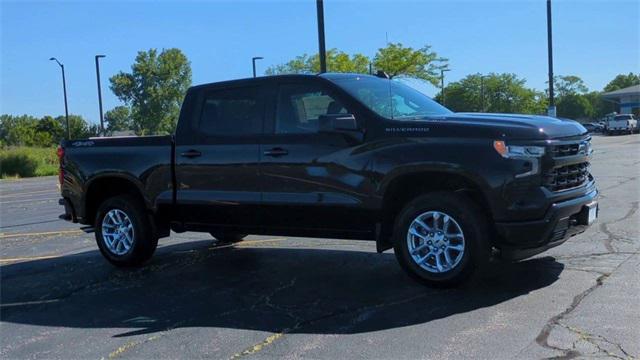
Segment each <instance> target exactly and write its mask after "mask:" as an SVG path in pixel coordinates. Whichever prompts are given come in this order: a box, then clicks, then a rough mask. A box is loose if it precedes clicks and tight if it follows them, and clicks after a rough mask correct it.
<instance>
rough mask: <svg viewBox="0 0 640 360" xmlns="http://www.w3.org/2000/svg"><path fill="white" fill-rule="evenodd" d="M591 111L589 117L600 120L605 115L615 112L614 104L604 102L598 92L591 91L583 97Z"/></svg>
mask: <svg viewBox="0 0 640 360" xmlns="http://www.w3.org/2000/svg"><path fill="white" fill-rule="evenodd" d="M583 96H584V98H585V99H587V101H589V104H590V106H591V109H593V112H592V114H591V117H592V118H593V119H601V118H603V117H604V116H605V115H607V114H610V113H612V112H614V111H616V104H614V103H612V102H611V101H605V100H604V99H603V98H602V93H601V92H598V91H591V92H589V93H586V94H584V95H583Z"/></svg>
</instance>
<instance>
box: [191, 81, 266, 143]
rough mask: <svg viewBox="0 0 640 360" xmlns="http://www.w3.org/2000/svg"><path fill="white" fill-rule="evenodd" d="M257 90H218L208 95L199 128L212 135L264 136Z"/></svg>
mask: <svg viewBox="0 0 640 360" xmlns="http://www.w3.org/2000/svg"><path fill="white" fill-rule="evenodd" d="M258 91H259V88H258V87H248V88H237V89H227V90H217V91H212V92H209V93H207V94H206V95H205V99H204V104H203V106H202V113H201V115H200V122H199V129H200V132H202V133H203V134H205V135H210V136H240V135H255V134H260V133H262V117H263V106H262V102H261V101H260V100H259V98H258Z"/></svg>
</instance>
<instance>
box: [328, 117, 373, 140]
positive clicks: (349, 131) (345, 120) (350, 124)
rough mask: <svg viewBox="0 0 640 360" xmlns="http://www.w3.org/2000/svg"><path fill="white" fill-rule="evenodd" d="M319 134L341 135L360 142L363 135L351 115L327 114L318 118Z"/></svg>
mask: <svg viewBox="0 0 640 360" xmlns="http://www.w3.org/2000/svg"><path fill="white" fill-rule="evenodd" d="M318 127H319V130H320V132H324V133H334V134H343V135H344V136H346V137H347V138H351V139H352V140H356V141H358V142H362V140H363V139H364V134H363V132H362V130H361V129H360V128H359V127H358V122H357V121H356V118H355V116H353V115H352V114H327V115H320V117H319V118H318Z"/></svg>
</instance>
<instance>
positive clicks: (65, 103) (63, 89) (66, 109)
mask: <svg viewBox="0 0 640 360" xmlns="http://www.w3.org/2000/svg"><path fill="white" fill-rule="evenodd" d="M49 60H51V61H55V62H57V63H58V65H60V69H62V91H63V93H64V118H65V121H66V122H67V140H69V139H71V129H70V128H69V108H68V106H67V80H66V78H65V76H64V65H63V64H62V63H60V61H58V59H56V58H54V57H52V58H49Z"/></svg>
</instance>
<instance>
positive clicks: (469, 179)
mask: <svg viewBox="0 0 640 360" xmlns="http://www.w3.org/2000/svg"><path fill="white" fill-rule="evenodd" d="M487 187H488V186H487V185H486V184H484V182H483V181H482V180H481V179H478V178H477V177H475V176H473V175H471V174H467V173H463V172H459V171H452V170H450V169H419V170H418V169H415V170H413V171H404V172H402V173H399V174H397V175H396V176H394V177H392V178H389V179H385V181H383V183H382V186H381V188H380V189H381V191H380V192H379V196H380V198H381V217H380V227H379V229H378V231H377V233H378V234H377V236H376V248H377V250H378V252H382V251H384V250H387V249H390V248H391V247H392V245H393V244H392V243H391V240H390V239H391V236H392V234H393V227H394V225H395V220H396V216H397V215H398V213H399V212H400V211H401V210H402V208H403V206H404V205H405V204H407V203H408V202H409V201H411V200H412V199H414V198H415V197H417V196H419V195H421V194H425V193H428V192H434V191H452V192H458V193H463V194H464V195H465V196H467V197H468V198H470V199H471V200H472V201H474V202H475V203H477V204H478V205H479V206H480V207H481V208H483V209H486V210H487V213H486V214H487V217H488V220H489V224H491V223H492V220H493V214H492V212H491V206H490V203H489V200H488V198H487V196H486V190H485V189H486V188H487ZM491 229H492V231H493V227H491Z"/></svg>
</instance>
